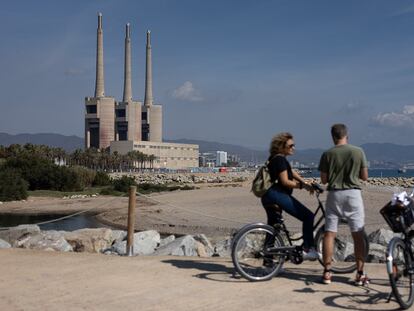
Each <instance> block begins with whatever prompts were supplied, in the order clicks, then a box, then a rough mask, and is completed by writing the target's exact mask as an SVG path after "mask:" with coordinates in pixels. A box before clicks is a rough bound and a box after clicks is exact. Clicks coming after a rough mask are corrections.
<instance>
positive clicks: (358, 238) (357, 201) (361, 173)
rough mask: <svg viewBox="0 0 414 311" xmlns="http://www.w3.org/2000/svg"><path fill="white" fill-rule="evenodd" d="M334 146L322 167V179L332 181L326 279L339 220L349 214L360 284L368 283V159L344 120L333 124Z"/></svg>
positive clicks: (329, 275)
mask: <svg viewBox="0 0 414 311" xmlns="http://www.w3.org/2000/svg"><path fill="white" fill-rule="evenodd" d="M331 135H332V139H333V142H334V144H335V146H334V147H332V148H331V149H329V150H327V151H325V152H324V153H323V154H322V157H321V160H320V163H319V171H320V173H321V182H322V183H323V184H326V183H328V191H329V192H328V197H327V199H326V223H325V234H324V239H323V263H324V266H325V269H324V272H323V277H322V282H323V283H324V284H330V283H331V278H332V273H331V261H332V255H333V248H334V240H335V237H336V233H337V231H338V221H339V219H341V218H345V219H346V220H347V221H348V225H349V227H350V229H351V233H352V237H353V239H354V251H355V260H356V264H357V275H356V277H355V284H356V285H360V286H361V285H366V284H368V283H369V279H368V277H367V275H366V274H364V254H365V241H364V234H363V233H364V217H365V213H364V204H363V202H362V196H361V183H360V180H361V179H362V180H367V179H368V168H367V160H366V157H365V154H364V151H363V150H362V149H361V148H359V147H356V146H353V145H351V144H348V130H347V128H346V126H345V125H344V124H334V125H332V127H331Z"/></svg>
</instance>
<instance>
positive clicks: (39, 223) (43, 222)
mask: <svg viewBox="0 0 414 311" xmlns="http://www.w3.org/2000/svg"><path fill="white" fill-rule="evenodd" d="M116 199H118V198H113V199H112V200H110V201H108V202H105V203H103V204H102V205H100V206H106V205H108V204H109V203H111V202H113V201H115V200H116ZM97 207H98V205H96V206H92V207H91V208H88V209H85V210H83V211H79V212H76V213H73V214H70V215H66V216H62V217H59V218H55V219H51V220H47V221H42V222H37V223H34V224H31V225H37V226H40V225H45V224H49V223H53V222H57V221H61V220H63V219H68V218H72V217H74V216H77V215H80V214H83V213H86V212H89V211H91V210H93V209H95V208H97ZM11 228H14V227H0V231H2V230H9V229H11Z"/></svg>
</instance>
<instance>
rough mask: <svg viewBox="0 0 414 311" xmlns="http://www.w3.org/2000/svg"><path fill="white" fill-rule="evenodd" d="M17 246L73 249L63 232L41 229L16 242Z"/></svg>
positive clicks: (42, 248)
mask: <svg viewBox="0 0 414 311" xmlns="http://www.w3.org/2000/svg"><path fill="white" fill-rule="evenodd" d="M17 247H21V248H30V249H41V250H47V251H62V252H71V251H73V248H72V246H71V245H70V244H69V243H68V242H67V241H66V240H65V238H64V237H63V234H62V233H61V232H58V231H54V230H50V231H42V232H40V233H38V234H35V235H28V236H26V237H25V238H24V239H21V240H19V241H18V243H17Z"/></svg>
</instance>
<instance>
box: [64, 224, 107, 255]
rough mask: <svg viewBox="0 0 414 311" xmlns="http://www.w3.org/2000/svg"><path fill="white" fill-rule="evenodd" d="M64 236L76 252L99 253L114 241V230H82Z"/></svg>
mask: <svg viewBox="0 0 414 311" xmlns="http://www.w3.org/2000/svg"><path fill="white" fill-rule="evenodd" d="M63 235H64V238H65V239H66V241H68V243H69V244H70V245H71V246H72V248H73V250H74V251H75V252H88V253H99V252H102V251H103V250H105V249H107V248H109V247H110V246H111V245H112V242H113V241H114V238H113V235H112V230H111V229H108V228H98V229H80V230H76V231H72V232H65V233H64V234H63Z"/></svg>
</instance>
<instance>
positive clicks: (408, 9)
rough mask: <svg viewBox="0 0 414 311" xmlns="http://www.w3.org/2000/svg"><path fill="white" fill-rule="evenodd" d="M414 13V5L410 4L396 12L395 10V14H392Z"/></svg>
mask: <svg viewBox="0 0 414 311" xmlns="http://www.w3.org/2000/svg"><path fill="white" fill-rule="evenodd" d="M412 13H414V5H413V4H410V5H408V6H406V7H404V8H401V9H399V10H397V11H396V12H394V14H392V16H402V15H406V14H412Z"/></svg>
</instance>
